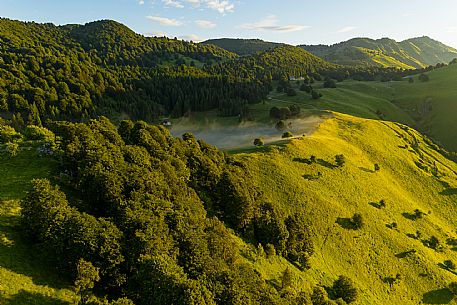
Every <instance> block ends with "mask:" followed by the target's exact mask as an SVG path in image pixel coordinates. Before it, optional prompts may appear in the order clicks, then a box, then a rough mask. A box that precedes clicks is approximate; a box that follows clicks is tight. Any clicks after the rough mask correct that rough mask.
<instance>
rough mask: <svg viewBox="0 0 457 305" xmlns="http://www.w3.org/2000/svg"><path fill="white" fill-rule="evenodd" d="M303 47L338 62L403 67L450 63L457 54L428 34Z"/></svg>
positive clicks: (359, 39) (360, 39) (353, 40)
mask: <svg viewBox="0 0 457 305" xmlns="http://www.w3.org/2000/svg"><path fill="white" fill-rule="evenodd" d="M300 47H302V48H304V49H305V50H307V51H309V52H311V53H313V54H315V55H317V56H319V57H322V58H324V59H325V60H328V61H330V62H333V63H336V64H341V65H369V66H373V65H374V66H381V67H398V68H403V69H414V68H424V67H426V66H429V65H436V64H438V63H449V62H450V61H451V60H453V59H454V58H456V57H457V50H455V49H454V48H451V47H449V46H446V45H444V44H442V43H441V42H439V41H436V40H433V39H431V38H429V37H420V38H413V39H408V40H405V41H402V42H396V41H395V40H392V39H388V38H382V39H378V40H373V39H369V38H354V39H351V40H348V41H345V42H341V43H338V44H334V45H331V46H325V45H318V46H312V45H302V46H300Z"/></svg>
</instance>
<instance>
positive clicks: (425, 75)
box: [419, 73, 430, 82]
mask: <svg viewBox="0 0 457 305" xmlns="http://www.w3.org/2000/svg"><path fill="white" fill-rule="evenodd" d="M419 80H420V81H421V82H428V81H429V80H430V77H429V76H428V75H427V74H424V73H422V74H421V75H419Z"/></svg>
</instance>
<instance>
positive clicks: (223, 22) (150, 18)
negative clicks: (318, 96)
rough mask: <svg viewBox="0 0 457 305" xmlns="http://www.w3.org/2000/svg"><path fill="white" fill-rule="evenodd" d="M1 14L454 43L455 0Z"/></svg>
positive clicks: (37, 4) (187, 2) (2, 12)
mask: <svg viewBox="0 0 457 305" xmlns="http://www.w3.org/2000/svg"><path fill="white" fill-rule="evenodd" d="M0 16H1V17H6V18H10V19H18V20H26V21H36V22H52V23H55V24H68V23H86V22H90V21H94V20H100V19H112V20H116V21H119V22H121V23H123V24H125V25H127V26H128V27H130V28H131V29H132V30H134V31H135V32H137V33H140V34H144V35H157V36H162V35H166V36H169V37H179V38H182V39H186V40H194V41H200V40H205V39H209V38H221V37H230V38H260V39H264V40H268V41H276V42H284V43H289V44H294V45H297V44H320V43H322V44H333V43H337V42H340V41H344V40H347V39H350V38H353V37H369V38H382V37H389V38H393V39H396V40H403V39H407V38H412V37H419V36H424V35H427V36H430V37H431V38H434V39H437V40H439V41H441V42H443V43H445V44H448V45H450V46H452V47H455V48H457V1H455V0H434V1H430V0H429V1H425V0H415V1H408V0H404V1H399V0H383V1H366V0H365V1H363V0H346V1H339V0H338V1H334V0H327V1H306V0H301V1H299V0H282V1H271V0H263V1H262V0H78V1H71V0H60V1H59V0H40V1H37V0H0Z"/></svg>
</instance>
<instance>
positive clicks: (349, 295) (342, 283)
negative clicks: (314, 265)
mask: <svg viewBox="0 0 457 305" xmlns="http://www.w3.org/2000/svg"><path fill="white" fill-rule="evenodd" d="M332 294H333V296H334V297H335V299H339V298H341V299H343V301H345V302H346V303H348V304H350V303H352V302H355V301H356V300H357V296H358V292H357V289H356V288H355V287H354V283H353V281H352V280H351V279H350V278H348V277H346V276H344V275H341V276H340V277H339V278H338V279H337V280H336V281H335V282H334V283H333V286H332Z"/></svg>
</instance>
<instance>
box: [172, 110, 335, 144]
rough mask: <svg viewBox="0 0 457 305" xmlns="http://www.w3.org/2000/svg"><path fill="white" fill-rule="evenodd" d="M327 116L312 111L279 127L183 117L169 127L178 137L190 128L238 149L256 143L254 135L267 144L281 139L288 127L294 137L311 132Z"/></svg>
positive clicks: (209, 139)
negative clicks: (281, 129)
mask: <svg viewBox="0 0 457 305" xmlns="http://www.w3.org/2000/svg"><path fill="white" fill-rule="evenodd" d="M325 118H326V117H324V116H319V115H312V116H309V117H305V118H297V119H290V120H285V121H284V122H285V123H286V126H287V128H286V130H284V131H279V130H277V129H276V128H275V124H263V123H259V122H249V121H248V122H242V123H240V124H238V125H231V126H224V125H222V124H219V123H217V122H212V123H206V124H203V125H197V124H195V123H190V122H189V120H181V121H180V122H178V123H177V124H175V125H173V126H172V127H171V129H170V131H171V134H172V135H173V136H175V137H181V136H182V135H183V134H184V133H186V132H190V133H192V134H193V135H194V136H195V138H197V139H202V140H204V141H205V142H206V143H208V144H211V145H214V146H216V147H218V148H219V149H236V148H245V147H252V146H254V144H253V142H254V139H255V138H261V139H262V140H263V141H264V143H265V144H268V143H272V142H276V141H279V140H281V139H282V134H283V133H284V132H285V131H290V132H291V133H292V135H293V136H294V137H301V136H303V135H311V134H312V133H313V132H314V131H315V130H316V129H317V127H318V126H319V125H320V124H321V123H322V122H323V121H324V120H325Z"/></svg>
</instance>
